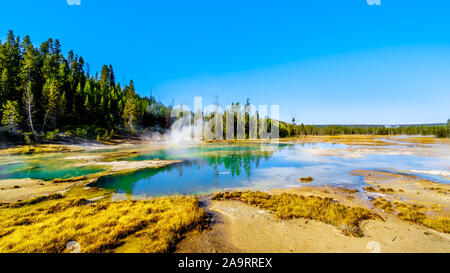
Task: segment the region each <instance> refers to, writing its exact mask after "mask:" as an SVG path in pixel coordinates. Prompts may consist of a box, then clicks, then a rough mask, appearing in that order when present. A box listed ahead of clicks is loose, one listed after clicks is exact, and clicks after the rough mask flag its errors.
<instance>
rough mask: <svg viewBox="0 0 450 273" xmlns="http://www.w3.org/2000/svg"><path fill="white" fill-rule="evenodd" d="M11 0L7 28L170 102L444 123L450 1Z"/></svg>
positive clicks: (310, 116)
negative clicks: (70, 0)
mask: <svg viewBox="0 0 450 273" xmlns="http://www.w3.org/2000/svg"><path fill="white" fill-rule="evenodd" d="M381 4H382V5H381V6H369V5H368V4H367V3H366V0H314V1H313V0H307V1H303V0H295V1H283V0H277V1H275V0H272V1H266V0H205V1H196V0H180V1H172V0H161V1H142V0H129V1H123V0H122V1H114V0H81V5H79V6H77V5H72V6H70V5H68V4H67V1H66V0H41V1H36V0H16V1H2V3H1V10H0V39H2V38H3V39H2V40H4V37H5V36H6V34H7V31H8V30H9V29H12V30H14V32H15V33H16V34H19V35H20V36H21V37H23V36H24V35H25V34H29V35H30V36H31V38H32V41H33V42H34V43H35V44H36V45H38V44H40V43H41V42H42V41H44V40H46V39H47V38H49V37H52V38H58V39H60V41H61V43H62V45H63V50H64V52H65V53H67V52H68V51H69V50H70V49H74V51H75V52H76V53H77V54H79V55H81V56H83V58H84V59H85V60H86V61H87V62H88V63H89V64H90V67H91V71H99V70H100V68H101V65H102V64H112V65H113V66H114V68H115V72H116V78H117V81H120V82H123V81H127V82H128V81H129V80H130V79H133V80H134V82H135V85H136V88H137V89H138V90H139V92H140V93H141V94H142V95H149V94H150V89H152V90H153V94H154V95H155V96H156V97H157V99H159V100H161V101H163V102H164V103H171V101H172V99H174V100H175V103H176V104H177V103H183V104H187V105H192V104H193V97H194V96H203V97H204V101H205V103H211V102H214V101H215V100H216V98H217V97H218V99H219V103H221V104H223V105H225V104H229V103H231V102H232V101H240V102H241V103H244V102H245V99H246V98H247V97H249V98H250V99H251V102H252V103H254V104H279V105H280V115H281V119H283V120H290V119H291V117H292V116H295V117H296V119H297V121H299V122H305V123H314V124H328V123H340V124H343V123H345V124H349V123H381V124H385V123H390V124H395V123H422V122H424V123H425V122H446V121H447V118H449V117H450V110H449V109H450V107H449V105H450V20H449V14H450V1H448V0H429V1H426V0H420V1H419V0H381Z"/></svg>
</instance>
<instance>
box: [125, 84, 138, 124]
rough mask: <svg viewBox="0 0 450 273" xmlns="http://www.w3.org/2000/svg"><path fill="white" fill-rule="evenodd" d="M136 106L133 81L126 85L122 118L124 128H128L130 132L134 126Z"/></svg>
mask: <svg viewBox="0 0 450 273" xmlns="http://www.w3.org/2000/svg"><path fill="white" fill-rule="evenodd" d="M136 115H137V107H136V101H135V90H134V84H133V81H131V82H130V86H128V90H127V96H126V101H125V109H124V110H123V119H124V125H125V128H128V129H129V130H130V132H134V130H135V126H136Z"/></svg>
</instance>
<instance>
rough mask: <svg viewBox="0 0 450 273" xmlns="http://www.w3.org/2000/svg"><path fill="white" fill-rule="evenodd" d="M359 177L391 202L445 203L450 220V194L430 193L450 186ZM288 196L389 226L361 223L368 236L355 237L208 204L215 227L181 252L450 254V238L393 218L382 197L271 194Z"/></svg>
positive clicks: (245, 208) (234, 204) (335, 192)
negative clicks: (330, 203)
mask: <svg viewBox="0 0 450 273" xmlns="http://www.w3.org/2000/svg"><path fill="white" fill-rule="evenodd" d="M354 174H355V175H363V176H365V177H366V179H368V180H369V181H368V182H369V183H376V184H374V185H380V186H382V187H393V189H394V190H395V193H392V194H389V195H390V197H391V198H395V199H403V200H407V201H408V202H418V203H423V204H427V205H429V206H430V208H431V207H432V205H433V204H440V211H439V214H444V215H447V211H448V208H449V206H450V203H449V201H450V198H449V195H446V194H442V193H438V192H435V191H431V190H427V189H425V188H428V187H430V186H437V185H439V186H440V188H441V189H442V188H444V187H447V186H448V185H443V184H438V183H434V182H431V181H427V180H418V179H417V178H416V177H413V176H404V175H403V176H402V175H394V174H389V173H381V172H372V171H355V172H354ZM369 174H370V176H369ZM400 189H402V190H403V192H399V190H400ZM282 192H290V193H297V194H303V195H316V196H321V197H332V198H334V199H335V200H337V201H338V202H341V203H342V204H345V205H348V206H359V207H365V208H367V209H370V210H372V211H374V212H375V213H377V214H378V215H380V216H382V217H383V219H384V221H381V220H368V221H364V222H363V223H362V224H361V229H362V230H363V232H364V237H362V238H355V237H349V236H345V235H343V234H342V233H341V232H340V231H339V230H338V229H337V228H336V227H334V226H332V225H328V224H325V223H322V222H318V221H314V220H309V219H303V218H300V219H294V220H279V219H278V218H276V217H275V216H274V215H272V213H271V212H268V211H264V210H261V209H258V208H255V207H252V206H250V205H247V204H244V203H242V202H239V201H211V202H209V201H208V202H205V207H206V209H207V210H208V211H209V212H210V213H211V214H212V216H213V221H212V225H211V228H210V229H209V230H207V231H203V232H202V231H194V232H191V233H190V234H189V235H188V236H187V237H186V238H185V239H184V240H183V241H181V242H180V243H179V244H178V248H177V252H181V253H191V252H194V253H198V252H269V253H277V252H282V253H289V252H293V253H317V252H363V253H367V252H445V253H448V252H450V234H445V233H441V232H438V231H435V230H432V229H430V228H427V227H424V226H421V225H418V224H414V223H409V222H406V221H403V220H401V219H399V218H398V217H397V216H396V215H395V214H393V213H388V212H385V211H383V210H381V209H378V208H374V207H373V206H372V205H371V203H370V201H369V200H368V196H372V195H373V196H376V195H380V194H379V193H368V192H357V193H349V192H347V191H345V190H342V189H339V188H333V187H320V188H319V187H302V188H295V189H283V190H273V191H271V192H270V193H272V194H280V193H282ZM417 192H420V193H419V194H417ZM386 195H387V194H386ZM386 195H385V194H383V196H385V197H386ZM395 196H397V197H395Z"/></svg>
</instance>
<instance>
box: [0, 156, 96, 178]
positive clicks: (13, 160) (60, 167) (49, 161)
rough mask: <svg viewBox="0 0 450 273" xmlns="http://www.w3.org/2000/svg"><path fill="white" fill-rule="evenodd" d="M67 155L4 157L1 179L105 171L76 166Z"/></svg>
mask: <svg viewBox="0 0 450 273" xmlns="http://www.w3.org/2000/svg"><path fill="white" fill-rule="evenodd" d="M66 156H67V154H49V155H30V156H28V155H24V156H10V157H3V158H2V161H3V162H1V163H2V164H0V180H1V179H22V178H32V179H40V180H53V179H56V178H71V177H77V176H83V175H88V174H93V173H97V172H102V171H104V169H102V168H99V167H91V166H89V167H87V166H79V167H77V166H74V163H75V162H74V161H71V160H65V159H64V157H66Z"/></svg>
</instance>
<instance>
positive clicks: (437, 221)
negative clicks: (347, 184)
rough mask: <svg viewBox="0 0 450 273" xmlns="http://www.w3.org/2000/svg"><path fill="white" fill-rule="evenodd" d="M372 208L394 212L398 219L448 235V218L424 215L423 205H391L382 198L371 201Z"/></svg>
mask: <svg viewBox="0 0 450 273" xmlns="http://www.w3.org/2000/svg"><path fill="white" fill-rule="evenodd" d="M372 204H373V206H374V207H377V208H381V209H383V210H385V211H388V212H396V213H397V216H398V217H399V218H400V219H403V220H405V221H409V222H413V223H416V224H420V225H424V226H427V227H429V228H431V229H434V230H437V231H440V232H444V233H450V217H448V216H444V215H441V216H429V215H427V214H426V212H427V208H426V207H425V206H423V205H417V204H408V203H405V202H398V201H395V202H394V203H392V202H391V201H389V200H386V199H384V198H382V197H378V198H377V199H375V200H372Z"/></svg>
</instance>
